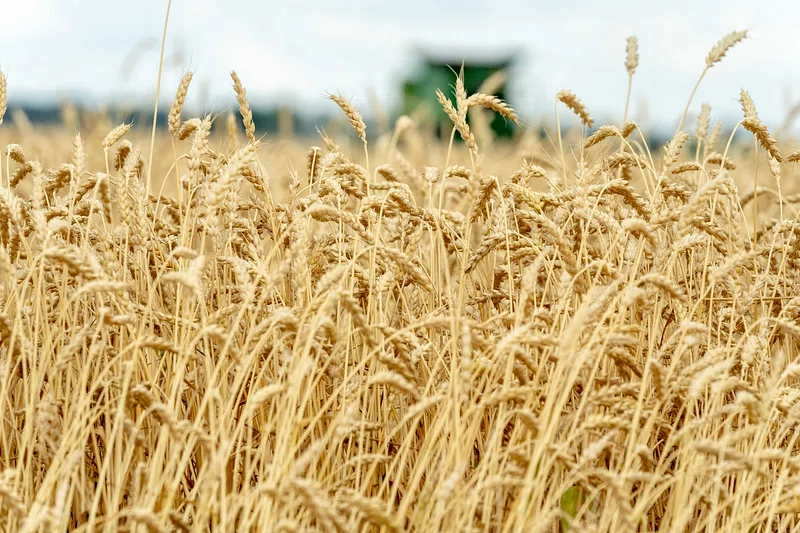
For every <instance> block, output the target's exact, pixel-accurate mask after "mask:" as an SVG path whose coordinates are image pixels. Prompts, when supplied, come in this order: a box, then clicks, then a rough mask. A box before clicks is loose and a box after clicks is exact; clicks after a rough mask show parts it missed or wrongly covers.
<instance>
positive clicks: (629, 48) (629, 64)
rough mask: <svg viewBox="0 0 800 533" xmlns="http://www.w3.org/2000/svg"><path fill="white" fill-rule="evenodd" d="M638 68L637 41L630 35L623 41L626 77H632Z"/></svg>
mask: <svg viewBox="0 0 800 533" xmlns="http://www.w3.org/2000/svg"><path fill="white" fill-rule="evenodd" d="M638 66H639V40H638V39H637V38H636V36H635V35H631V36H630V37H628V39H627V40H626V41H625V68H626V69H627V70H628V76H633V73H634V72H636V67H638Z"/></svg>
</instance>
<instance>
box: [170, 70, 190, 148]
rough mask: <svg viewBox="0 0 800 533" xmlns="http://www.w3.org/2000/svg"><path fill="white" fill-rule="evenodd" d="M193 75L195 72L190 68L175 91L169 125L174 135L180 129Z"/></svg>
mask: <svg viewBox="0 0 800 533" xmlns="http://www.w3.org/2000/svg"><path fill="white" fill-rule="evenodd" d="M192 76H194V72H192V71H191V70H190V71H188V72H186V74H184V75H183V77H181V82H180V84H179V85H178V90H177V91H176V93H175V100H173V102H172V107H171V108H170V110H169V116H168V117H167V127H168V129H169V132H170V133H172V134H173V135H174V134H175V132H177V131H178V127H179V126H180V124H181V111H183V104H184V102H185V101H186V94H187V93H188V92H189V84H190V83H191V82H192Z"/></svg>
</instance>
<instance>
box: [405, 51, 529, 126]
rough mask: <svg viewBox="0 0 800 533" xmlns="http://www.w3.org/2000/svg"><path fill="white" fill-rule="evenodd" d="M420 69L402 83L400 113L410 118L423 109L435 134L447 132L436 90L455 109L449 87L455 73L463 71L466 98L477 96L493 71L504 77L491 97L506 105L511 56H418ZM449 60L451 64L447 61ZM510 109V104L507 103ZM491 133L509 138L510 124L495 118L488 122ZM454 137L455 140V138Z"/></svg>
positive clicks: (512, 60) (511, 63) (512, 58)
mask: <svg viewBox="0 0 800 533" xmlns="http://www.w3.org/2000/svg"><path fill="white" fill-rule="evenodd" d="M421 56H422V67H421V69H420V70H419V71H418V73H417V75H416V76H415V77H413V78H409V79H407V80H406V81H405V82H403V113H405V114H408V115H411V114H412V113H414V112H416V111H418V110H419V109H420V108H423V109H424V111H425V112H426V113H430V114H431V115H433V117H434V119H435V121H436V123H437V124H438V125H439V133H442V132H448V133H449V132H450V125H451V122H450V120H449V119H448V118H447V116H446V115H445V113H444V111H443V110H442V106H441V105H439V102H438V101H437V100H436V89H441V90H442V92H443V93H444V94H445V95H447V96H448V97H449V98H450V100H451V101H452V102H453V105H455V96H454V95H453V89H452V88H453V86H454V85H455V79H456V73H458V72H459V71H460V70H461V66H462V64H463V67H464V87H465V88H466V90H467V94H473V93H476V92H478V89H479V88H480V86H481V84H482V83H483V82H484V81H485V80H486V79H487V78H488V77H489V76H491V75H492V74H494V73H495V72H497V71H503V72H505V75H506V83H505V85H504V86H503V87H502V88H501V89H500V90H499V91H495V96H497V97H498V98H502V99H503V100H505V101H506V102H508V98H507V97H506V87H507V86H508V84H509V81H510V74H511V72H512V67H513V66H514V63H515V61H516V55H515V54H507V55H505V56H502V57H495V58H492V59H486V58H480V59H478V58H473V59H470V58H463V59H462V58H442V57H437V56H434V55H430V54H426V53H422V54H421ZM449 59H452V60H449ZM508 103H509V104H510V105H512V107H513V103H512V102H508ZM491 126H492V130H493V131H494V133H495V135H496V136H497V137H499V138H508V137H511V136H512V135H513V133H514V124H512V123H511V122H509V121H507V120H505V119H504V118H503V117H501V116H499V115H495V116H494V118H493V119H492V123H491ZM456 137H458V136H456Z"/></svg>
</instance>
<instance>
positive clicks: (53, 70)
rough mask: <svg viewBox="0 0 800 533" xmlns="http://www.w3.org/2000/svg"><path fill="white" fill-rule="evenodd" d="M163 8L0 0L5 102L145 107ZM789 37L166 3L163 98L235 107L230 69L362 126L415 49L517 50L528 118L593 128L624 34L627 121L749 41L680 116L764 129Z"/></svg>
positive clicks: (665, 105)
mask: <svg viewBox="0 0 800 533" xmlns="http://www.w3.org/2000/svg"><path fill="white" fill-rule="evenodd" d="M166 8H167V1H166V0H137V1H135V2H127V3H121V2H109V1H108V0H0V13H1V14H2V17H0V69H1V70H3V71H4V72H5V73H6V75H7V77H8V84H9V97H10V99H11V101H12V103H13V102H28V103H31V102H57V101H58V100H59V99H62V98H68V97H70V98H77V99H80V100H83V101H86V102H91V103H95V104H97V103H110V102H113V103H117V104H119V103H124V104H128V105H149V106H151V105H152V102H153V100H154V97H155V91H156V80H157V73H158V56H159V46H160V41H161V34H162V31H163V27H164V18H165V13H166ZM798 23H800V2H791V1H777V0H775V1H769V0H765V1H753V0H728V1H719V0H713V1H706V0H703V1H697V0H694V1H685V0H671V1H668V2H655V1H652V0H636V1H633V0H610V1H607V2H596V1H591V0H572V1H569V0H563V1H560V2H555V1H539V0H512V1H507V2H489V1H488V0H484V1H476V0H460V1H458V2H456V1H453V0H446V1H438V2H436V1H431V0H426V1H423V0H405V1H404V2H396V1H395V2H385V1H378V0H338V1H331V0H327V1H326V0H304V1H303V2H293V1H283V2H272V1H259V0H228V1H223V0H173V3H172V8H171V12H170V18H169V25H168V29H167V39H166V51H165V56H166V58H167V65H166V68H165V70H164V73H163V80H162V91H161V94H162V98H163V99H164V100H163V101H164V102H165V105H168V104H169V102H170V101H171V99H172V96H173V95H174V92H175V88H176V86H177V84H178V81H179V80H180V77H181V75H182V74H183V73H184V72H185V71H186V70H187V69H191V70H193V71H194V72H195V78H194V81H193V85H192V88H191V89H190V95H189V98H188V100H187V109H192V108H194V109H195V110H197V111H203V110H206V111H221V110H224V109H227V108H228V107H229V106H231V105H232V104H233V102H234V99H233V93H232V90H231V87H230V78H229V71H230V70H236V71H237V73H238V74H239V76H240V78H241V79H242V81H243V83H244V85H245V87H246V88H247V91H248V96H249V97H250V99H251V101H252V103H253V105H261V104H269V103H275V102H280V103H282V104H285V105H292V106H296V107H302V108H304V109H309V110H311V111H313V112H315V113H316V112H326V111H332V108H331V106H333V104H332V103H331V102H329V101H327V100H326V98H325V96H326V94H328V93H335V92H338V93H341V94H343V95H344V96H346V97H348V98H351V99H352V101H353V102H354V103H355V104H356V106H357V107H359V108H360V109H362V110H363V112H364V114H365V115H369V113H370V102H371V100H372V95H375V96H376V97H377V99H378V101H380V102H382V103H383V104H384V105H386V106H387V107H390V108H391V106H392V105H393V104H395V103H397V101H398V97H399V87H400V80H401V79H402V78H403V77H405V76H407V75H409V74H411V73H413V72H414V69H415V67H417V66H418V63H417V61H418V60H417V56H416V55H415V51H416V50H417V49H420V48H421V49H425V50H432V51H447V53H448V56H459V57H464V58H465V59H469V57H471V56H473V55H475V54H482V55H487V56H492V55H494V54H504V53H506V52H508V51H511V50H514V51H517V52H519V54H520V62H519V64H518V66H517V68H516V70H515V71H514V72H513V73H512V80H511V84H510V86H509V89H508V90H509V95H508V96H509V100H510V101H511V103H512V104H513V105H514V106H515V107H516V108H517V109H518V110H519V111H520V112H521V113H522V114H523V115H524V116H527V117H541V116H548V115H549V116H552V114H553V108H554V98H555V94H556V93H557V92H558V91H559V90H561V89H570V90H572V91H573V92H575V93H576V94H577V95H578V96H579V97H580V98H581V100H582V101H583V102H584V103H585V104H586V106H587V107H588V109H589V111H590V112H591V113H592V115H594V116H595V117H596V118H597V119H598V120H599V121H601V122H606V121H612V120H617V121H618V120H620V119H621V116H622V112H623V109H624V104H625V93H626V88H627V81H628V79H627V72H626V70H625V66H624V62H625V39H626V37H628V36H629V35H636V36H637V37H638V39H639V47H640V49H639V54H640V63H639V68H638V70H637V72H636V74H635V76H634V80H633V90H632V106H631V113H632V118H634V119H636V120H648V121H650V122H651V123H654V124H656V125H662V126H674V125H676V123H677V121H678V119H679V118H680V115H681V114H682V112H683V108H684V106H685V105H686V101H687V100H688V97H689V94H690V93H691V89H692V87H693V85H694V83H695V82H696V80H697V78H698V77H699V75H700V73H701V72H702V70H703V68H704V66H705V62H704V59H705V56H706V54H707V53H708V51H709V50H710V49H711V47H712V46H713V45H714V43H715V42H716V41H718V40H719V39H720V38H721V37H723V36H724V35H725V34H726V33H728V32H730V31H733V30H741V29H747V30H749V32H750V38H749V39H748V40H747V41H745V42H743V43H741V44H740V45H738V46H737V47H736V48H734V49H733V50H732V51H731V52H730V53H729V54H728V56H727V57H726V58H725V59H724V60H723V61H722V63H720V64H718V65H716V66H714V67H713V68H712V69H711V70H710V71H709V72H708V74H707V75H706V77H705V79H704V80H703V83H702V85H701V86H700V89H699V90H698V92H697V95H696V97H695V99H694V103H693V105H692V108H691V110H692V113H693V114H696V113H697V112H698V111H699V109H700V105H701V103H703V102H708V103H710V104H711V106H712V113H713V116H715V117H716V118H721V119H724V120H726V121H731V125H732V124H733V123H735V121H736V120H738V118H739V114H740V111H739V105H738V101H737V99H738V95H739V92H740V89H742V88H745V89H747V90H748V91H749V92H750V94H751V95H752V97H753V99H754V101H755V103H756V106H757V108H758V111H759V115H760V116H761V118H762V119H763V120H764V122H766V123H767V124H768V126H771V127H775V126H777V125H778V123H780V122H781V121H782V119H783V118H784V116H785V114H786V111H787V110H788V108H789V107H790V105H791V104H793V103H795V102H796V101H798V100H800V54H797V53H796V51H797V49H798V38H797V37H796V32H797V30H796V28H797V26H798Z"/></svg>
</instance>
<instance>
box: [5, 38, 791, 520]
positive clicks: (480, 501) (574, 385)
mask: <svg viewBox="0 0 800 533" xmlns="http://www.w3.org/2000/svg"><path fill="white" fill-rule="evenodd" d="M744 38H745V34H744V33H743V32H742V33H738V32H734V33H731V34H729V35H728V36H726V37H724V38H723V39H722V40H721V41H720V42H719V43H718V44H717V45H715V46H714V47H713V48H712V49H711V51H710V52H709V55H708V56H707V57H706V59H705V70H703V71H702V72H703V75H705V73H706V72H707V71H708V70H710V69H711V68H712V67H713V66H714V65H715V64H716V63H717V62H719V61H720V60H722V59H723V57H724V56H725V55H726V53H727V52H728V51H729V50H730V49H731V48H732V47H733V46H745V45H746V43H745V44H742V45H739V44H738V43H739V42H740V41H742V40H743V39H744ZM624 59H625V62H624V67H625V68H626V69H627V73H628V76H629V81H630V82H635V70H636V68H637V65H638V52H637V42H636V40H635V39H629V41H628V44H627V56H626V57H625V58H624ZM701 59H702V58H698V61H700V60H701ZM620 63H621V64H620V69H621V73H623V74H624V72H625V71H624V70H622V68H623V65H622V60H621V61H620ZM699 64H700V65H701V66H702V65H703V64H702V63H699ZM232 77H233V79H234V91H235V94H236V97H237V101H238V107H239V112H240V113H239V116H238V117H237V118H234V117H233V116H232V115H224V114H222V115H208V116H205V117H197V118H187V117H183V116H182V109H181V108H182V106H183V101H184V99H185V97H186V94H187V91H189V90H191V86H190V82H191V75H190V74H187V76H186V77H184V79H183V81H182V83H181V85H180V87H179V88H178V90H177V94H176V97H175V101H174V103H173V104H172V109H171V113H170V120H169V131H168V132H167V131H163V132H162V131H159V132H155V133H154V135H153V136H152V137H151V135H150V133H149V132H146V131H140V130H136V129H133V130H131V128H130V125H127V124H122V125H119V126H115V125H114V124H110V123H108V119H107V117H106V118H103V117H101V119H100V120H97V121H94V122H91V123H90V122H89V121H83V122H82V123H81V124H78V123H77V122H75V121H74V117H72V118H69V117H70V116H71V115H70V114H69V113H67V114H66V115H65V116H66V117H67V118H66V119H65V123H64V124H63V125H62V127H59V128H55V129H48V130H43V131H38V130H37V129H36V128H35V127H32V126H30V125H29V124H28V123H26V122H25V120H24V119H23V118H22V117H17V118H16V119H15V120H13V121H10V120H8V118H9V117H6V121H5V122H4V123H0V142H1V143H2V146H3V154H2V155H3V157H2V159H1V161H0V400H1V403H0V530H2V531H26V532H36V531H43V532H45V531H46V532H49V531H76V532H93V531H107V532H113V531H132V532H136V531H138V532H143V531H151V532H166V531H183V532H205V531H239V532H245V531H263V532H280V531H286V532H291V531H325V532H327V531H341V532H349V531H364V532H366V531H375V532H378V531H381V532H397V531H417V532H440V531H452V532H461V531H472V532H494V531H497V532H516V531H521V532H522V531H524V532H542V533H545V532H558V531H581V532H583V531H586V532H605V531H608V532H619V531H656V530H658V531H675V532H684V531H691V532H700V531H715V532H743V531H744V532H773V531H775V532H778V531H780V532H782V531H796V530H798V527H800V520H798V515H797V513H798V512H800V457H798V451H800V444H799V443H798V442H797V440H798V437H800V433H798V430H797V421H798V419H799V417H800V363H798V362H796V358H797V354H798V344H797V343H798V340H799V339H800V293H798V287H800V224H798V220H799V219H800V211H798V210H797V206H798V203H800V195H798V194H797V192H798V187H797V186H796V185H795V183H794V182H795V181H796V179H795V176H794V175H795V162H796V161H798V160H800V152H791V149H792V141H791V140H790V139H789V138H788V137H787V138H784V137H783V136H779V138H777V140H776V139H775V138H774V137H773V133H774V132H771V131H770V129H768V128H767V126H766V125H765V124H763V123H762V121H761V120H760V119H759V118H758V115H757V112H756V107H755V103H753V102H752V100H751V99H750V97H749V95H748V94H747V93H746V92H745V91H742V93H741V95H740V99H741V102H742V109H743V114H742V120H741V122H739V123H738V124H736V125H734V124H730V125H726V128H728V130H730V129H731V128H733V131H734V133H733V135H735V140H741V141H743V142H740V143H733V142H731V139H734V138H733V137H730V138H729V137H728V136H727V135H723V136H721V135H720V132H721V129H720V127H719V126H713V120H711V109H710V107H708V106H706V105H703V106H701V105H700V104H697V103H695V102H693V101H692V100H691V98H690V103H689V104H688V105H687V113H686V114H684V118H686V116H687V115H688V114H689V112H691V113H694V115H692V116H693V117H694V116H696V115H697V113H698V112H699V117H698V118H697V120H695V119H694V118H691V120H684V119H681V121H680V122H681V126H679V128H678V129H679V130H680V131H679V132H678V133H676V134H675V136H674V137H673V138H672V139H671V140H670V141H669V142H668V143H667V144H666V146H664V147H661V146H650V145H648V143H647V140H646V137H645V136H644V135H643V134H642V130H641V128H640V127H639V125H637V124H636V123H635V122H632V121H628V117H627V111H626V117H625V118H623V120H622V121H621V122H620V123H618V124H616V125H611V124H609V125H604V126H601V127H597V126H598V125H595V124H593V121H592V119H591V116H590V115H589V111H588V110H587V109H586V108H585V107H584V106H583V104H581V102H580V100H578V98H577V97H576V96H575V95H574V94H572V93H570V92H568V91H564V92H561V93H559V94H558V95H557V97H556V101H557V112H558V113H559V114H560V119H558V120H557V121H556V124H558V126H557V127H556V128H551V129H550V130H549V131H548V135H547V136H544V137H542V136H539V134H538V129H537V128H536V127H534V126H532V125H524V127H523V128H522V133H521V134H520V135H519V136H518V137H517V138H515V139H514V140H513V141H512V142H500V141H498V140H494V139H493V138H492V137H491V133H490V130H488V128H487V127H486V124H487V116H488V114H489V113H500V114H502V115H503V116H505V117H506V119H507V120H511V121H517V116H516V113H515V112H514V111H513V110H512V109H511V108H510V107H508V106H507V105H506V104H504V103H503V102H502V101H500V100H498V99H496V98H494V97H493V96H492V95H491V93H492V87H491V85H492V84H496V83H499V81H498V80H497V79H494V80H491V83H488V84H487V86H486V87H484V89H485V91H482V92H479V93H476V94H472V95H470V94H466V92H465V91H464V90H463V85H462V83H461V82H460V80H459V79H456V77H455V76H454V80H453V84H454V87H452V88H451V89H452V92H453V93H454V96H455V98H454V100H452V101H451V100H450V99H449V98H448V94H447V93H448V92H449V91H450V90H451V89H448V88H444V87H443V88H442V91H444V92H443V93H442V94H441V96H440V103H441V105H443V106H444V109H445V111H446V112H447V114H448V115H449V116H450V117H451V119H452V126H453V127H452V136H450V137H445V138H444V139H436V138H432V137H431V136H430V135H429V134H428V133H426V132H427V131H428V130H427V129H426V128H425V127H423V126H424V125H423V124H420V123H419V121H417V120H415V119H412V118H410V117H405V116H404V117H401V118H400V119H398V120H397V121H396V122H395V123H394V124H392V125H390V126H387V127H383V128H379V129H380V130H381V131H377V132H373V131H371V129H370V130H366V129H365V125H364V122H363V119H362V116H361V114H360V113H359V111H358V110H357V109H355V108H354V107H353V106H352V105H351V104H350V103H349V102H348V101H347V100H344V99H342V98H340V97H338V96H332V100H334V103H335V104H337V105H338V106H339V107H340V108H341V110H342V113H343V117H344V120H345V121H346V123H347V124H348V127H349V126H352V130H353V131H348V132H344V133H342V134H340V135H337V136H336V137H337V138H331V137H329V136H327V135H326V134H323V135H322V137H321V138H320V139H319V140H318V141H316V142H317V144H319V147H310V146H309V145H308V144H304V143H300V142H299V141H297V140H272V139H270V138H269V136H267V137H266V138H262V137H261V136H260V134H259V133H258V131H257V130H256V125H254V124H253V121H252V114H251V110H250V106H249V104H248V101H247V97H246V92H245V88H244V87H245V84H246V80H241V81H240V80H239V79H238V77H237V76H236V75H235V74H233V75H232ZM701 79H702V76H701ZM0 80H1V83H0V117H2V115H3V114H4V112H5V102H6V94H7V92H8V91H10V90H11V88H12V85H11V83H12V82H11V81H9V82H8V83H9V87H6V80H5V77H4V76H2V75H0ZM332 105H333V104H332ZM568 114H569V115H573V114H574V115H576V116H577V117H578V118H579V119H580V121H581V126H580V127H578V128H574V129H573V130H571V131H569V132H567V133H565V134H564V135H563V136H562V134H561V130H562V128H561V127H560V124H561V120H563V119H564V118H565V117H566V116H567V115H568ZM467 119H469V121H468V120H467ZM734 126H735V128H734ZM76 130H77V132H76ZM782 178H783V181H782ZM781 185H783V187H781Z"/></svg>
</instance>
